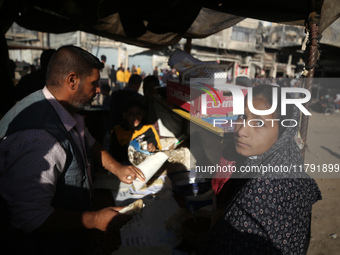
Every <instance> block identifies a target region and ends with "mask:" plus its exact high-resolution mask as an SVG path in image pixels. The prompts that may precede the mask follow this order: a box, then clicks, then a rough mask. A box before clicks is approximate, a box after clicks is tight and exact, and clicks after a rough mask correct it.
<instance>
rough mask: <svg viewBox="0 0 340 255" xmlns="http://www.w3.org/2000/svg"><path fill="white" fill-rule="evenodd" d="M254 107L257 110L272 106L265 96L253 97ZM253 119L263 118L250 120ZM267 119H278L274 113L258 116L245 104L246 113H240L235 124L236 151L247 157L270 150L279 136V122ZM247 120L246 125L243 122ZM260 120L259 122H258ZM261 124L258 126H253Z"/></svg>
mask: <svg viewBox="0 0 340 255" xmlns="http://www.w3.org/2000/svg"><path fill="white" fill-rule="evenodd" d="M253 105H254V108H255V109H257V110H267V109H269V108H270V105H269V104H268V102H267V100H266V99H264V98H263V97H256V98H254V99H253ZM252 119H254V120H255V119H257V120H262V121H263V123H264V125H263V126H262V122H261V121H252V122H250V125H251V126H249V125H248V121H249V120H252ZM266 119H277V118H275V116H273V114H269V115H263V116H258V115H254V114H253V113H251V112H250V111H249V109H248V105H246V106H245V110H244V115H240V116H239V118H238V119H237V122H238V123H241V124H236V126H235V131H234V140H235V147H236V151H237V152H238V153H239V154H241V155H243V156H246V157H250V156H258V155H261V154H263V153H265V152H266V151H268V150H269V149H270V148H271V147H272V146H273V144H274V143H275V142H276V140H277V139H278V136H279V124H278V122H277V121H273V123H272V121H266ZM243 120H245V125H243V124H242V122H243ZM257 122H258V123H257ZM257 124H258V125H259V126H258V127H252V126H256V125H257Z"/></svg>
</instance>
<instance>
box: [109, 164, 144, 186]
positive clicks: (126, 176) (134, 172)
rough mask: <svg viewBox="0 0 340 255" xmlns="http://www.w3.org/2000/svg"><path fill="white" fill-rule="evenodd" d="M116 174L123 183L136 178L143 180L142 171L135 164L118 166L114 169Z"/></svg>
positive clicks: (129, 182)
mask: <svg viewBox="0 0 340 255" xmlns="http://www.w3.org/2000/svg"><path fill="white" fill-rule="evenodd" d="M115 174H116V176H117V177H118V178H119V180H121V181H122V182H124V183H127V184H131V183H132V181H133V180H136V179H137V178H138V179H140V180H142V181H145V176H144V174H143V172H142V171H141V170H140V169H139V168H137V167H135V166H123V165H121V167H119V168H118V169H117V170H116V171H115Z"/></svg>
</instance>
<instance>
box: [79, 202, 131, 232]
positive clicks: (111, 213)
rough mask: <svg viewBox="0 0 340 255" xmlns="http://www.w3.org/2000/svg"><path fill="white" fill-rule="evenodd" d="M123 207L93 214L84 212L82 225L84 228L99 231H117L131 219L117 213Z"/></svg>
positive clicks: (105, 209) (109, 208)
mask: <svg viewBox="0 0 340 255" xmlns="http://www.w3.org/2000/svg"><path fill="white" fill-rule="evenodd" d="M123 208H124V207H106V208H104V209H101V210H99V211H95V212H85V213H84V214H83V224H84V227H85V228H90V229H91V228H96V229H99V230H100V231H108V230H110V229H119V228H121V227H122V226H124V225H125V224H126V222H128V221H129V220H130V219H131V216H129V215H124V214H120V213H119V212H118V211H119V210H121V209H123Z"/></svg>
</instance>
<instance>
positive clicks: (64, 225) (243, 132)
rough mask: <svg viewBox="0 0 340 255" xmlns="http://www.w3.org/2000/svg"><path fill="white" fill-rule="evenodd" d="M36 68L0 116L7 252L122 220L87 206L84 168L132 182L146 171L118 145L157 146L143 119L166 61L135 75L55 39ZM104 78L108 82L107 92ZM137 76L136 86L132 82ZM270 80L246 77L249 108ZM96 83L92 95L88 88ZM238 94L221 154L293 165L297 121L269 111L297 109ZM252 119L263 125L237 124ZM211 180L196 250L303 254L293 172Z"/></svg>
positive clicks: (57, 243) (306, 196)
mask: <svg viewBox="0 0 340 255" xmlns="http://www.w3.org/2000/svg"><path fill="white" fill-rule="evenodd" d="M45 73H46V75H45V81H44V85H42V86H40V87H35V88H34V89H35V91H32V92H31V93H29V95H27V96H26V97H24V98H23V99H21V100H20V99H19V98H18V102H17V103H16V104H15V106H14V107H13V108H12V109H11V110H9V111H8V112H7V113H6V115H5V116H4V117H3V118H2V119H1V120H0V199H1V200H0V206H1V210H0V212H1V215H0V224H1V231H5V233H6V234H5V235H4V238H3V239H2V240H1V241H2V242H3V243H4V245H5V246H7V247H9V248H10V253H9V254H35V255H36V254H79V251H81V248H80V247H82V245H83V242H84V233H85V231H86V230H88V229H97V230H99V231H109V230H110V229H112V228H114V229H119V228H120V227H121V226H122V225H124V224H125V223H126V222H127V221H128V220H130V219H131V216H127V215H123V214H120V213H119V210H120V209H122V208H121V207H105V208H102V209H100V210H94V209H93V199H94V197H93V190H92V184H93V178H94V177H95V175H94V171H95V170H96V169H95V167H96V166H99V167H100V168H104V169H105V170H106V171H108V172H110V173H111V174H113V175H116V176H117V177H118V178H119V180H120V181H121V182H124V183H127V184H131V183H132V182H133V181H134V180H136V179H137V178H138V179H140V180H144V179H145V176H144V174H143V172H142V171H141V170H140V169H138V168H137V167H135V166H134V165H132V164H131V163H129V160H128V157H127V147H128V146H129V144H130V143H133V142H134V143H138V144H139V145H140V149H141V150H145V151H148V152H151V153H152V152H155V151H156V150H162V147H161V145H160V137H159V134H158V132H157V129H156V128H155V127H154V125H153V124H154V122H155V120H156V119H157V116H156V117H155V113H154V112H153V111H152V98H153V96H154V95H155V94H157V93H159V89H161V88H162V87H161V83H162V82H163V84H164V83H165V82H166V80H167V79H169V76H170V75H171V74H169V72H167V71H164V72H163V71H162V75H161V77H162V78H160V73H159V70H158V69H155V70H154V73H153V74H152V75H148V76H146V77H143V76H142V75H141V74H142V73H141V70H140V67H139V66H138V67H137V68H136V67H135V66H133V67H132V68H131V72H130V69H129V68H127V69H126V70H125V69H124V68H123V67H120V68H118V70H117V71H115V69H114V66H112V67H111V68H110V67H109V66H108V65H107V64H106V57H105V56H102V57H101V60H99V59H98V58H96V57H95V56H93V55H92V54H90V53H89V52H87V51H85V50H83V49H81V48H79V47H75V46H63V47H60V48H59V49H58V50H56V51H54V52H53V54H52V56H51V58H50V60H49V62H48V66H47V68H46V70H45ZM114 73H115V74H116V75H115V76H113V74H114ZM173 75H175V74H173ZM163 78H164V80H163ZM240 82H241V81H240ZM31 83H35V81H34V80H32V81H31ZM113 84H114V86H116V85H117V86H118V88H119V89H117V90H116V91H112V85H113ZM34 85H37V84H34ZM141 86H142V90H143V93H139V91H140V88H141ZM244 86H247V84H245V85H244ZM275 86H277V85H275V84H268V85H257V86H254V88H253V95H252V96H253V106H254V107H255V108H256V109H260V110H265V109H268V108H270V106H271V105H272V100H273V98H272V88H273V87H275ZM99 94H102V96H103V98H102V99H100V98H99V99H98V98H96V95H97V97H98V95H99ZM94 100H97V103H98V104H101V105H104V106H105V107H108V109H109V111H110V123H109V125H108V130H109V131H110V137H109V147H108V148H107V149H105V147H104V146H103V141H96V140H95V138H94V137H93V135H92V134H91V133H90V132H89V131H88V129H87V127H86V124H85V120H84V116H83V115H81V114H80V113H81V112H82V111H83V110H84V109H85V108H86V107H89V106H91V105H93V101H94ZM247 102H248V101H247V99H245V103H244V105H245V112H244V114H243V115H240V116H238V121H237V124H236V127H235V131H234V134H233V137H234V139H233V142H232V143H231V144H228V146H227V147H226V148H225V149H224V150H223V152H222V153H221V158H222V159H223V160H222V161H221V162H223V163H222V164H224V165H230V164H232V165H235V166H236V167H237V169H240V167H241V166H248V167H260V166H263V165H271V166H281V167H282V166H290V165H292V164H294V165H296V166H303V158H302V156H301V153H300V149H299V147H298V145H297V144H296V142H295V140H294V138H295V135H296V133H297V131H298V130H297V129H298V125H292V126H294V128H291V127H287V126H290V125H289V124H287V125H286V126H282V125H279V123H280V122H270V120H272V119H280V120H281V119H283V118H285V119H288V120H289V121H291V122H295V123H299V120H300V118H299V109H298V108H297V107H296V106H293V105H289V107H288V109H287V116H282V115H281V109H280V107H278V108H277V109H276V111H275V112H274V113H272V114H269V115H266V116H257V115H254V114H252V113H251V111H250V110H249V108H248V103H247ZM337 102H339V100H338V101H337ZM259 118H260V119H261V121H262V122H261V123H263V125H262V126H261V125H260V124H259V127H255V128H254V126H250V125H242V124H241V123H242V121H243V120H247V119H259ZM202 146H204V144H202ZM212 188H213V190H214V193H215V199H216V205H217V210H216V212H215V215H214V217H213V222H212V226H211V228H210V231H209V233H207V236H206V238H205V240H204V241H203V242H202V243H201V244H200V246H199V247H195V252H197V253H198V254H306V252H307V249H308V244H309V239H310V223H311V211H312V205H313V204H314V203H315V202H317V201H318V200H319V199H321V194H320V191H319V189H318V186H317V184H316V182H315V181H314V180H313V179H311V178H310V177H309V176H308V175H307V174H306V173H305V172H304V171H301V172H298V173H283V172H282V173H276V174H274V173H270V172H269V173H268V174H265V175H258V174H254V173H242V172H236V173H222V174H218V175H216V176H215V177H214V179H213V180H212Z"/></svg>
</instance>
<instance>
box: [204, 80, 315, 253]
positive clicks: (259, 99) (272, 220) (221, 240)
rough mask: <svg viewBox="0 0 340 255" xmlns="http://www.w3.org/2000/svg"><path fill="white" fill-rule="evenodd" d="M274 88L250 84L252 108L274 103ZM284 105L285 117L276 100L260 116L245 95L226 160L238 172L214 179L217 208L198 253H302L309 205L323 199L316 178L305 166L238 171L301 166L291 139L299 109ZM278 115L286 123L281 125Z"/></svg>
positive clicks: (300, 156)
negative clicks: (250, 105)
mask: <svg viewBox="0 0 340 255" xmlns="http://www.w3.org/2000/svg"><path fill="white" fill-rule="evenodd" d="M272 89H273V87H272V86H270V85H259V86H257V87H255V88H253V106H254V108H255V109H257V110H267V109H269V108H270V107H271V106H272ZM278 92H279V89H278ZM278 94H279V96H280V93H278ZM287 108H288V109H287V115H285V116H281V108H280V104H278V107H277V109H276V111H275V112H274V113H272V114H269V115H263V116H262V115H261V116H258V115H254V114H253V113H252V112H250V110H249V108H248V104H247V98H246V100H245V111H244V115H241V116H239V117H238V120H237V124H236V126H235V131H234V141H233V146H234V150H231V151H234V152H235V153H236V155H233V156H234V161H233V159H231V158H228V157H226V161H225V162H226V164H229V165H230V164H232V165H233V166H236V171H235V172H234V173H232V174H231V176H230V175H229V174H227V175H225V176H224V177H225V178H227V180H225V179H223V175H219V176H218V178H216V179H215V180H214V181H213V183H212V186H213V189H214V190H215V193H216V197H217V204H218V208H219V209H218V210H217V212H216V214H217V215H215V217H214V219H216V220H215V222H214V223H215V224H213V225H212V228H211V230H210V232H209V233H208V235H207V237H206V240H205V241H204V243H203V245H202V247H200V249H199V251H198V254H306V252H307V249H308V245H309V239H310V224H311V212H312V205H313V204H314V203H315V202H317V201H318V200H320V199H321V193H320V190H319V188H318V186H317V184H316V182H315V181H314V180H313V179H312V178H310V177H309V176H308V175H307V174H306V173H305V171H304V170H303V169H302V171H296V172H294V171H283V170H282V171H272V172H270V171H268V172H261V171H259V172H256V171H248V172H247V171H241V169H261V167H263V166H267V167H269V166H271V167H272V168H273V167H279V168H280V169H283V168H284V167H288V169H289V167H290V166H295V167H296V168H299V169H300V167H302V168H303V158H302V155H301V153H300V149H299V147H298V145H297V144H296V142H295V140H294V136H295V134H296V133H297V131H298V125H295V124H296V123H299V116H300V114H299V110H298V108H297V107H296V106H295V105H287ZM273 119H279V120H280V121H273V122H272V121H271V120H273ZM249 120H252V121H251V124H248V121H249ZM282 120H285V122H284V123H285V126H289V127H285V126H283V125H281V121H282ZM243 123H244V124H243ZM229 148H230V147H229ZM224 156H225V155H224ZM229 156H230V155H229ZM285 169H286V168H285Z"/></svg>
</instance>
